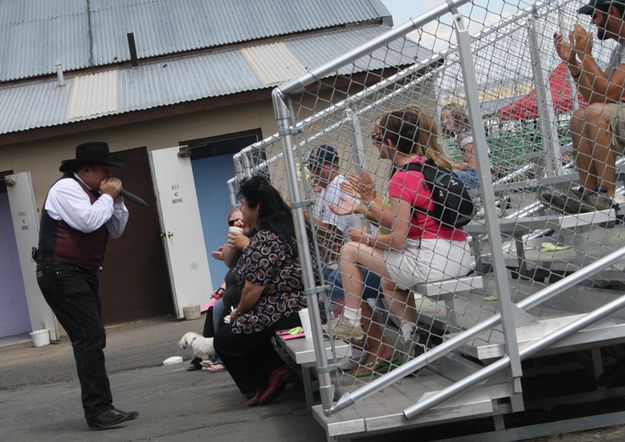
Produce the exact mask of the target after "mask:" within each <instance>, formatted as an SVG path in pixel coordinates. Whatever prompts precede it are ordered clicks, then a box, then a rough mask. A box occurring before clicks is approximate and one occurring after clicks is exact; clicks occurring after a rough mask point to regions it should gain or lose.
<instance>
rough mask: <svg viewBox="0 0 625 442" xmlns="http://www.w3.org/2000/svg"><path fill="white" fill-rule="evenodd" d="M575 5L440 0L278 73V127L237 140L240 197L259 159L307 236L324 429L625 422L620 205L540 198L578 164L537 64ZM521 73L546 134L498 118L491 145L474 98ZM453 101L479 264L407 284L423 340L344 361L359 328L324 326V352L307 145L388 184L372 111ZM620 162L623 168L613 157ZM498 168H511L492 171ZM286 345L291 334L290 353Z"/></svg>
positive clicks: (570, 427)
mask: <svg viewBox="0 0 625 442" xmlns="http://www.w3.org/2000/svg"><path fill="white" fill-rule="evenodd" d="M579 6H580V4H578V3H577V2H567V1H564V0H557V1H544V2H540V1H537V2H533V1H531V2H526V1H519V2H507V1H504V2H499V1H496V0H483V1H481V0H474V1H469V0H455V1H454V0H449V1H448V2H442V4H441V5H440V6H438V7H436V8H434V9H433V10H432V11H430V12H428V13H427V14H424V15H423V16H421V17H417V18H414V19H412V20H411V21H409V22H408V23H405V24H403V25H400V26H398V27H396V28H394V29H393V30H391V31H389V32H388V34H386V35H384V36H382V37H379V38H377V39H376V40H373V41H371V42H368V43H367V44H365V45H363V46H362V47H360V48H357V49H355V50H353V51H351V52H349V53H347V54H344V56H342V57H340V58H339V59H336V60H334V61H332V62H330V63H328V64H326V65H324V66H322V67H320V68H318V69H315V70H312V71H310V72H309V73H308V74H306V75H304V76H302V77H301V78H298V79H296V80H293V81H291V82H288V83H286V84H283V85H281V86H279V87H278V88H276V89H275V90H274V93H273V99H274V109H275V113H276V120H277V122H278V127H279V132H278V134H276V135H273V136H272V137H269V138H267V139H266V140H263V141H260V142H258V143H255V144H253V145H251V146H249V147H247V148H245V149H243V150H242V151H241V152H240V153H239V154H237V155H235V167H236V170H237V176H236V177H234V178H233V179H231V180H230V181H229V182H228V184H229V188H230V190H231V196H232V198H231V199H232V201H233V203H234V201H235V197H234V196H235V195H236V189H237V183H238V182H239V181H240V180H241V179H243V178H245V177H247V176H250V175H251V174H253V173H258V172H262V173H265V174H268V175H269V176H270V177H271V181H272V183H273V184H274V185H275V186H276V187H278V188H279V190H281V191H282V192H283V193H284V194H285V195H287V192H288V199H289V201H290V204H291V206H292V208H293V212H294V219H295V220H296V223H295V224H296V228H297V229H298V244H300V246H301V250H304V252H303V254H302V255H301V257H302V268H303V273H304V285H305V287H306V296H307V297H308V298H307V300H308V305H309V312H310V316H311V317H310V319H311V325H312V333H313V340H312V341H311V342H307V344H306V345H305V346H304V347H306V348H305V351H306V355H307V359H306V364H307V366H306V368H307V369H308V368H311V369H312V371H313V372H314V373H316V376H317V378H318V380H317V382H316V383H315V384H316V385H318V386H319V397H318V398H315V399H318V401H317V402H318V403H317V405H314V406H313V407H312V414H313V416H314V417H315V419H316V420H317V421H318V422H319V424H320V425H321V426H322V427H323V428H324V429H325V431H326V433H327V436H328V440H347V439H350V438H355V437H361V436H375V435H377V434H382V433H395V432H399V431H406V432H414V433H407V434H410V435H414V437H418V439H419V440H459V441H460V440H462V441H467V440H480V441H482V440H493V441H499V440H501V441H503V440H505V441H507V440H521V439H527V438H531V437H539V436H543V435H547V434H552V433H555V432H565V431H576V430H582V429H590V428H596V427H601V426H608V425H615V424H622V423H625V405H623V404H621V402H622V401H618V400H615V399H618V398H621V397H622V396H623V394H625V379H624V376H623V372H622V370H620V368H621V367H622V365H623V361H625V310H623V308H624V306H625V276H624V275H625V272H624V270H625V261H624V260H623V259H624V258H625V224H623V220H622V209H621V210H615V209H610V210H598V211H593V212H587V213H578V214H564V213H562V212H560V211H558V210H555V209H553V208H550V207H547V206H545V205H543V204H542V203H541V202H540V201H539V198H538V195H539V193H540V192H541V191H542V190H545V189H551V190H553V189H556V190H561V191H564V192H566V191H567V190H568V189H569V188H570V187H571V185H572V184H575V183H576V182H577V180H578V178H577V173H575V165H574V164H573V163H568V164H565V161H564V160H563V157H562V152H565V151H571V150H572V149H571V147H570V145H569V146H568V147H567V146H566V143H568V141H567V140H564V139H561V138H560V137H561V135H560V134H561V133H562V130H561V128H560V127H559V126H558V123H557V121H556V120H557V119H556V106H555V105H554V103H553V101H552V96H551V94H550V93H549V87H548V83H547V82H546V81H545V79H546V78H547V77H548V75H549V72H551V71H552V70H553V68H554V67H555V66H556V65H557V64H558V63H559V61H560V60H559V59H558V58H557V55H556V54H555V51H554V49H553V47H552V43H551V39H552V35H553V33H554V32H555V31H561V30H566V29H569V28H570V27H571V26H572V24H573V23H575V22H576V21H578V20H579V16H578V15H577V14H576V9H577V8H578V7H579ZM597 46H598V47H597V48H596V50H597V51H599V53H598V55H597V57H598V58H600V59H605V58H607V52H606V51H607V49H602V48H601V47H599V46H600V45H597ZM601 51H603V52H601ZM417 54H429V55H428V56H427V57H426V58H424V59H422V58H419V57H418V56H417ZM563 80H564V81H568V79H563ZM502 84H503V85H505V87H502V86H501V85H502ZM530 89H533V90H535V96H536V97H537V103H536V106H537V110H536V112H537V114H538V116H536V117H534V120H533V122H532V124H533V125H534V126H535V127H537V128H538V130H539V134H540V136H539V137H538V139H537V140H536V141H533V142H532V144H530V145H528V146H525V145H519V143H518V140H519V139H520V138H521V137H520V136H518V133H516V132H515V131H521V130H524V129H523V127H522V124H526V123H527V122H522V123H519V124H516V123H515V124H512V123H510V122H506V121H503V120H502V122H501V123H500V124H499V126H501V127H503V129H501V131H502V132H501V133H499V134H497V146H496V149H494V148H493V149H492V150H493V152H491V153H490V157H489V142H490V141H491V140H493V139H494V138H492V135H490V136H489V137H490V138H489V137H487V135H486V133H485V130H484V125H483V124H481V123H482V115H481V111H480V105H481V104H482V103H483V102H485V101H493V100H498V99H503V98H506V97H508V96H519V95H523V94H526V93H528V91H529V90H530ZM570 100H571V103H570V107H568V108H565V109H564V110H563V109H562V105H561V104H560V105H559V107H558V112H561V113H563V114H566V115H567V116H570V114H571V112H573V111H574V110H575V108H576V107H577V106H579V103H577V101H576V99H575V97H570ZM449 102H460V103H462V104H464V105H465V107H466V108H467V114H468V117H469V120H470V122H471V131H472V133H473V137H474V142H475V149H476V154H477V161H478V164H479V172H480V179H481V183H482V186H481V189H480V191H479V195H477V198H476V199H477V200H479V205H480V211H479V216H476V217H475V219H474V220H473V221H472V222H471V223H470V224H468V225H467V226H465V227H464V229H465V232H466V233H467V234H468V235H469V236H470V240H471V246H472V253H473V257H474V261H475V269H474V272H473V273H471V274H470V275H468V276H464V277H461V278H452V279H449V280H444V281H438V282H436V281H435V282H431V283H430V282H428V283H427V284H423V285H420V286H417V287H415V288H414V290H413V291H412V292H411V295H412V298H410V301H412V299H414V302H415V307H416V311H417V329H416V332H415V334H414V335H413V336H412V337H411V339H412V340H413V344H415V343H419V344H422V345H424V346H425V348H424V349H423V350H424V351H423V352H416V353H411V352H410V353H403V354H402V360H403V363H402V364H401V365H399V364H398V366H397V367H396V368H394V369H393V370H391V371H388V372H380V373H375V374H373V375H372V376H370V377H358V376H354V375H353V374H354V373H353V372H352V371H351V370H350V369H349V368H346V367H349V366H350V365H351V366H352V367H362V366H363V360H362V359H360V354H361V352H360V351H354V350H358V349H357V348H356V346H353V345H351V347H350V351H346V348H347V347H348V344H347V343H345V342H343V341H340V340H338V339H336V338H335V337H333V336H330V339H331V341H330V342H332V340H334V343H335V348H339V349H340V350H341V354H337V353H336V352H334V353H332V346H331V345H330V346H329V347H328V341H327V339H328V338H327V337H324V336H323V334H322V329H321V312H320V310H321V309H323V308H325V309H327V311H328V312H330V311H331V310H332V306H330V305H329V301H328V300H327V297H326V299H325V301H322V302H320V301H319V299H320V298H319V294H320V293H323V292H324V291H327V289H328V287H326V286H324V285H322V286H319V287H318V286H316V285H315V275H314V274H313V268H312V264H311V262H310V255H311V254H318V256H317V258H318V260H319V261H320V262H322V261H323V257H322V256H320V254H319V253H320V249H319V248H318V247H317V248H316V249H314V250H308V245H307V244H308V243H307V241H306V231H305V229H304V211H305V210H311V208H312V207H311V206H312V205H313V201H315V195H314V193H313V189H312V186H311V182H310V181H311V180H310V177H309V175H308V172H307V170H306V159H307V155H308V152H309V151H310V149H311V148H312V147H313V146H316V145H319V144H322V143H325V144H331V145H333V146H335V147H336V148H337V150H338V151H339V153H340V158H341V173H343V174H347V173H349V172H360V171H361V170H368V171H369V173H371V175H372V176H373V178H374V181H375V186H376V188H377V189H378V191H380V192H384V191H385V186H386V185H387V182H388V177H389V173H390V167H389V166H388V165H385V164H383V163H382V162H380V161H379V160H378V158H377V151H376V150H375V148H374V147H373V146H371V145H370V144H371V143H370V142H369V141H368V140H369V137H370V127H371V126H372V124H373V123H374V121H375V118H376V116H378V115H380V114H382V113H384V112H388V111H390V110H393V109H397V108H402V107H405V106H408V105H415V106H419V107H420V108H423V109H427V110H428V111H430V112H431V113H432V114H434V115H436V114H437V113H438V111H439V110H440V108H441V107H442V105H444V104H445V103H449ZM508 102H509V100H508ZM561 116H562V115H560V117H561ZM502 118H503V117H502ZM495 126H496V125H495ZM508 126H509V127H508ZM506 131H508V132H506ZM506 140H515V141H514V143H516V144H514V143H513V142H512V141H510V145H506ZM513 144H514V145H513ZM523 149H525V151H523V152H524V153H522V154H520V153H519V152H520V151H522V150H523ZM258 158H266V160H264V161H262V162H260V161H259V160H258ZM528 159H531V163H529V161H530V160H528ZM491 166H494V167H491ZM617 166H618V169H619V180H620V179H622V175H623V173H622V170H621V169H622V168H623V163H622V161H620V162H619V163H618V164H617ZM494 169H497V170H499V171H504V173H501V174H500V176H498V177H497V178H496V179H495V178H493V176H492V175H491V173H490V171H491V170H494ZM623 190H624V189H623V187H622V186H619V187H618V188H617V193H620V194H623ZM407 304H409V303H407ZM407 308H408V307H407ZM411 308H412V307H411ZM374 313H376V311H375V309H374ZM391 316H392V315H389V314H388V312H387V313H385V314H383V315H379V316H375V319H374V321H378V325H379V326H380V327H382V328H383V331H384V341H385V342H386V343H387V344H388V345H391V346H394V347H396V348H397V350H396V351H397V352H401V351H403V350H399V344H398V342H399V341H398V339H399V338H398V335H399V334H400V332H399V331H398V330H397V327H396V325H397V324H395V325H393V324H392V322H393V321H391V320H389V317H391ZM380 318H382V319H380ZM391 319H392V318H391ZM395 319H397V318H395ZM396 322H397V321H396ZM302 345H303V344H302ZM296 347H297V346H293V348H291V349H290V350H288V351H287V352H290V357H291V359H293V360H294V361H295V362H296V363H299V362H297V361H298V360H303V359H301V358H300V359H298V357H299V356H298V350H297V348H296ZM302 348H303V347H302ZM313 348H314V353H313V354H314V355H315V356H316V357H315V358H313V359H311V351H312V349H313ZM303 351H304V350H302V352H303ZM328 351H329V352H330V353H328ZM300 356H301V355H300ZM313 362H314V368H312V367H311V364H313ZM311 398H312V396H311V392H310V391H308V390H307V399H311ZM319 402H320V403H319ZM573 417H575V418H574V419H573ZM406 437H408V436H406Z"/></svg>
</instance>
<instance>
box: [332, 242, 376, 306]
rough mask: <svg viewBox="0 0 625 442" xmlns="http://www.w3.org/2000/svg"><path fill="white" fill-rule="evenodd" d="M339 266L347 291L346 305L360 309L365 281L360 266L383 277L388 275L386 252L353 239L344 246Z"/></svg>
mask: <svg viewBox="0 0 625 442" xmlns="http://www.w3.org/2000/svg"><path fill="white" fill-rule="evenodd" d="M339 267H340V269H341V280H342V282H343V290H344V292H345V307H349V308H352V309H358V308H359V307H360V304H361V302H362V292H363V290H364V286H365V283H364V275H363V273H362V271H361V270H360V267H364V268H367V269H369V270H370V271H372V272H373V273H375V274H377V275H380V276H381V277H388V273H387V270H386V263H385V262H384V252H383V251H382V250H380V249H374V248H373V247H369V246H365V245H364V244H360V243H356V242H353V241H350V242H348V243H347V244H345V246H343V251H342V253H341V260H340V262H339Z"/></svg>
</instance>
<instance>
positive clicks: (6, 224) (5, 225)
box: [0, 193, 30, 337]
mask: <svg viewBox="0 0 625 442" xmlns="http://www.w3.org/2000/svg"><path fill="white" fill-rule="evenodd" d="M0 250H1V251H2V253H0V337H4V336H13V335H17V334H20V333H24V332H27V331H30V318H29V316H28V306H27V305H26V292H25V290H24V281H23V280H22V272H21V270H20V262H19V258H18V256H17V244H16V242H15V233H14V232H13V221H12V220H11V211H10V210H9V197H8V195H7V194H6V193H0Z"/></svg>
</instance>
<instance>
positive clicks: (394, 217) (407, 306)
mask: <svg viewBox="0 0 625 442" xmlns="http://www.w3.org/2000/svg"><path fill="white" fill-rule="evenodd" d="M371 138H372V140H373V143H374V145H375V146H376V148H377V149H378V151H379V154H380V158H382V159H387V160H391V161H392V162H393V165H394V166H395V167H396V168H397V169H398V170H397V172H396V173H395V174H394V175H393V176H392V178H391V182H390V185H389V189H388V197H389V201H390V207H389V206H386V205H384V204H382V203H381V201H380V198H376V195H375V192H366V191H364V189H365V187H371V186H361V187H362V188H361V189H360V190H361V191H360V193H361V197H362V198H363V200H364V203H353V202H350V201H347V200H343V202H342V203H341V205H340V206H333V210H335V211H336V212H337V213H339V214H344V215H345V214H348V213H358V214H363V215H365V216H366V217H367V218H368V219H370V220H372V221H374V222H376V223H378V224H380V225H382V226H384V227H387V228H388V229H390V232H389V233H386V234H378V235H371V234H369V233H368V232H367V231H366V230H365V229H355V228H350V229H349V231H348V233H349V236H350V239H351V241H350V242H348V243H347V244H346V245H345V246H344V247H343V250H342V253H341V260H340V268H341V273H342V280H343V287H344V289H345V292H346V296H345V308H344V309H343V314H342V315H341V316H339V317H336V318H334V319H333V320H332V322H331V323H330V324H329V325H328V326H327V328H330V329H331V330H332V332H333V333H334V335H335V336H338V337H340V338H342V339H346V340H350V339H351V340H355V341H362V339H363V338H364V331H363V329H362V326H361V317H362V313H361V309H360V304H361V299H362V291H363V268H364V269H369V270H371V271H373V272H374V273H377V274H379V275H381V276H382V290H383V293H384V296H385V297H386V299H387V302H388V304H389V308H390V310H391V312H392V313H393V314H395V315H396V316H398V317H399V318H401V319H402V323H401V326H400V328H401V334H402V337H403V340H404V341H409V340H411V338H412V335H413V333H414V329H415V327H416V308H415V303H414V298H413V297H412V296H410V289H411V288H412V287H414V286H415V285H417V284H420V283H425V282H431V281H440V280H444V279H450V278H456V277H460V276H464V275H466V274H467V273H468V272H469V271H470V269H471V261H472V259H471V251H470V248H469V244H468V241H467V237H466V235H465V234H464V232H463V231H462V228H452V227H448V226H443V225H441V224H440V223H439V222H438V221H437V220H435V219H433V218H432V217H430V216H429V215H428V214H427V213H423V211H428V210H432V208H433V207H434V201H433V200H432V192H431V191H430V189H429V187H428V186H427V183H426V182H425V177H424V175H423V173H421V172H419V171H415V170H402V167H404V166H406V165H407V164H409V163H413V162H414V163H423V162H425V161H426V159H431V160H433V161H434V162H435V163H436V164H437V165H439V166H441V167H444V168H445V169H446V170H451V163H450V161H449V160H448V159H447V158H445V156H444V155H443V152H442V148H441V146H440V144H439V141H438V128H437V126H436V123H435V122H434V119H433V118H432V116H431V115H429V114H427V113H426V112H423V111H422V110H420V109H419V108H416V107H407V108H406V109H403V110H397V111H393V112H390V113H387V114H384V115H382V116H380V117H379V118H377V120H376V122H375V123H374V125H373V131H372V134H371ZM362 177H363V181H365V182H368V183H370V182H372V180H371V177H370V176H368V174H367V173H366V172H363V174H362ZM415 209H421V210H422V211H419V210H415ZM394 352H395V349H394V348H392V347H390V346H388V345H385V344H383V345H379V346H378V349H377V351H374V352H372V353H373V354H372V355H371V356H370V357H369V358H368V359H369V360H368V361H366V363H365V366H364V367H363V369H364V370H368V371H370V372H371V373H373V372H382V371H388V370H389V369H390V368H392V366H393V364H392V363H389V361H391V360H392V359H393V355H394Z"/></svg>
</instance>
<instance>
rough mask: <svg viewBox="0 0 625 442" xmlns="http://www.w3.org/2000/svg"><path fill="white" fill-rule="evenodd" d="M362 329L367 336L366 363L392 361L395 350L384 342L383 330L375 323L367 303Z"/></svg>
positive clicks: (363, 313) (364, 309) (363, 309)
mask: <svg viewBox="0 0 625 442" xmlns="http://www.w3.org/2000/svg"><path fill="white" fill-rule="evenodd" d="M361 309H362V320H361V324H362V328H363V330H364V331H365V333H366V334H367V340H366V342H365V348H364V350H365V351H366V352H367V357H366V358H365V363H367V362H376V361H380V360H382V361H390V359H391V358H392V357H393V353H394V351H395V350H394V348H393V347H391V346H390V345H388V344H387V343H385V342H384V339H383V336H384V332H383V330H382V328H381V327H380V326H379V324H377V323H376V322H375V321H373V311H372V310H371V307H369V304H368V303H367V302H366V301H363V303H362V307H361Z"/></svg>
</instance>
